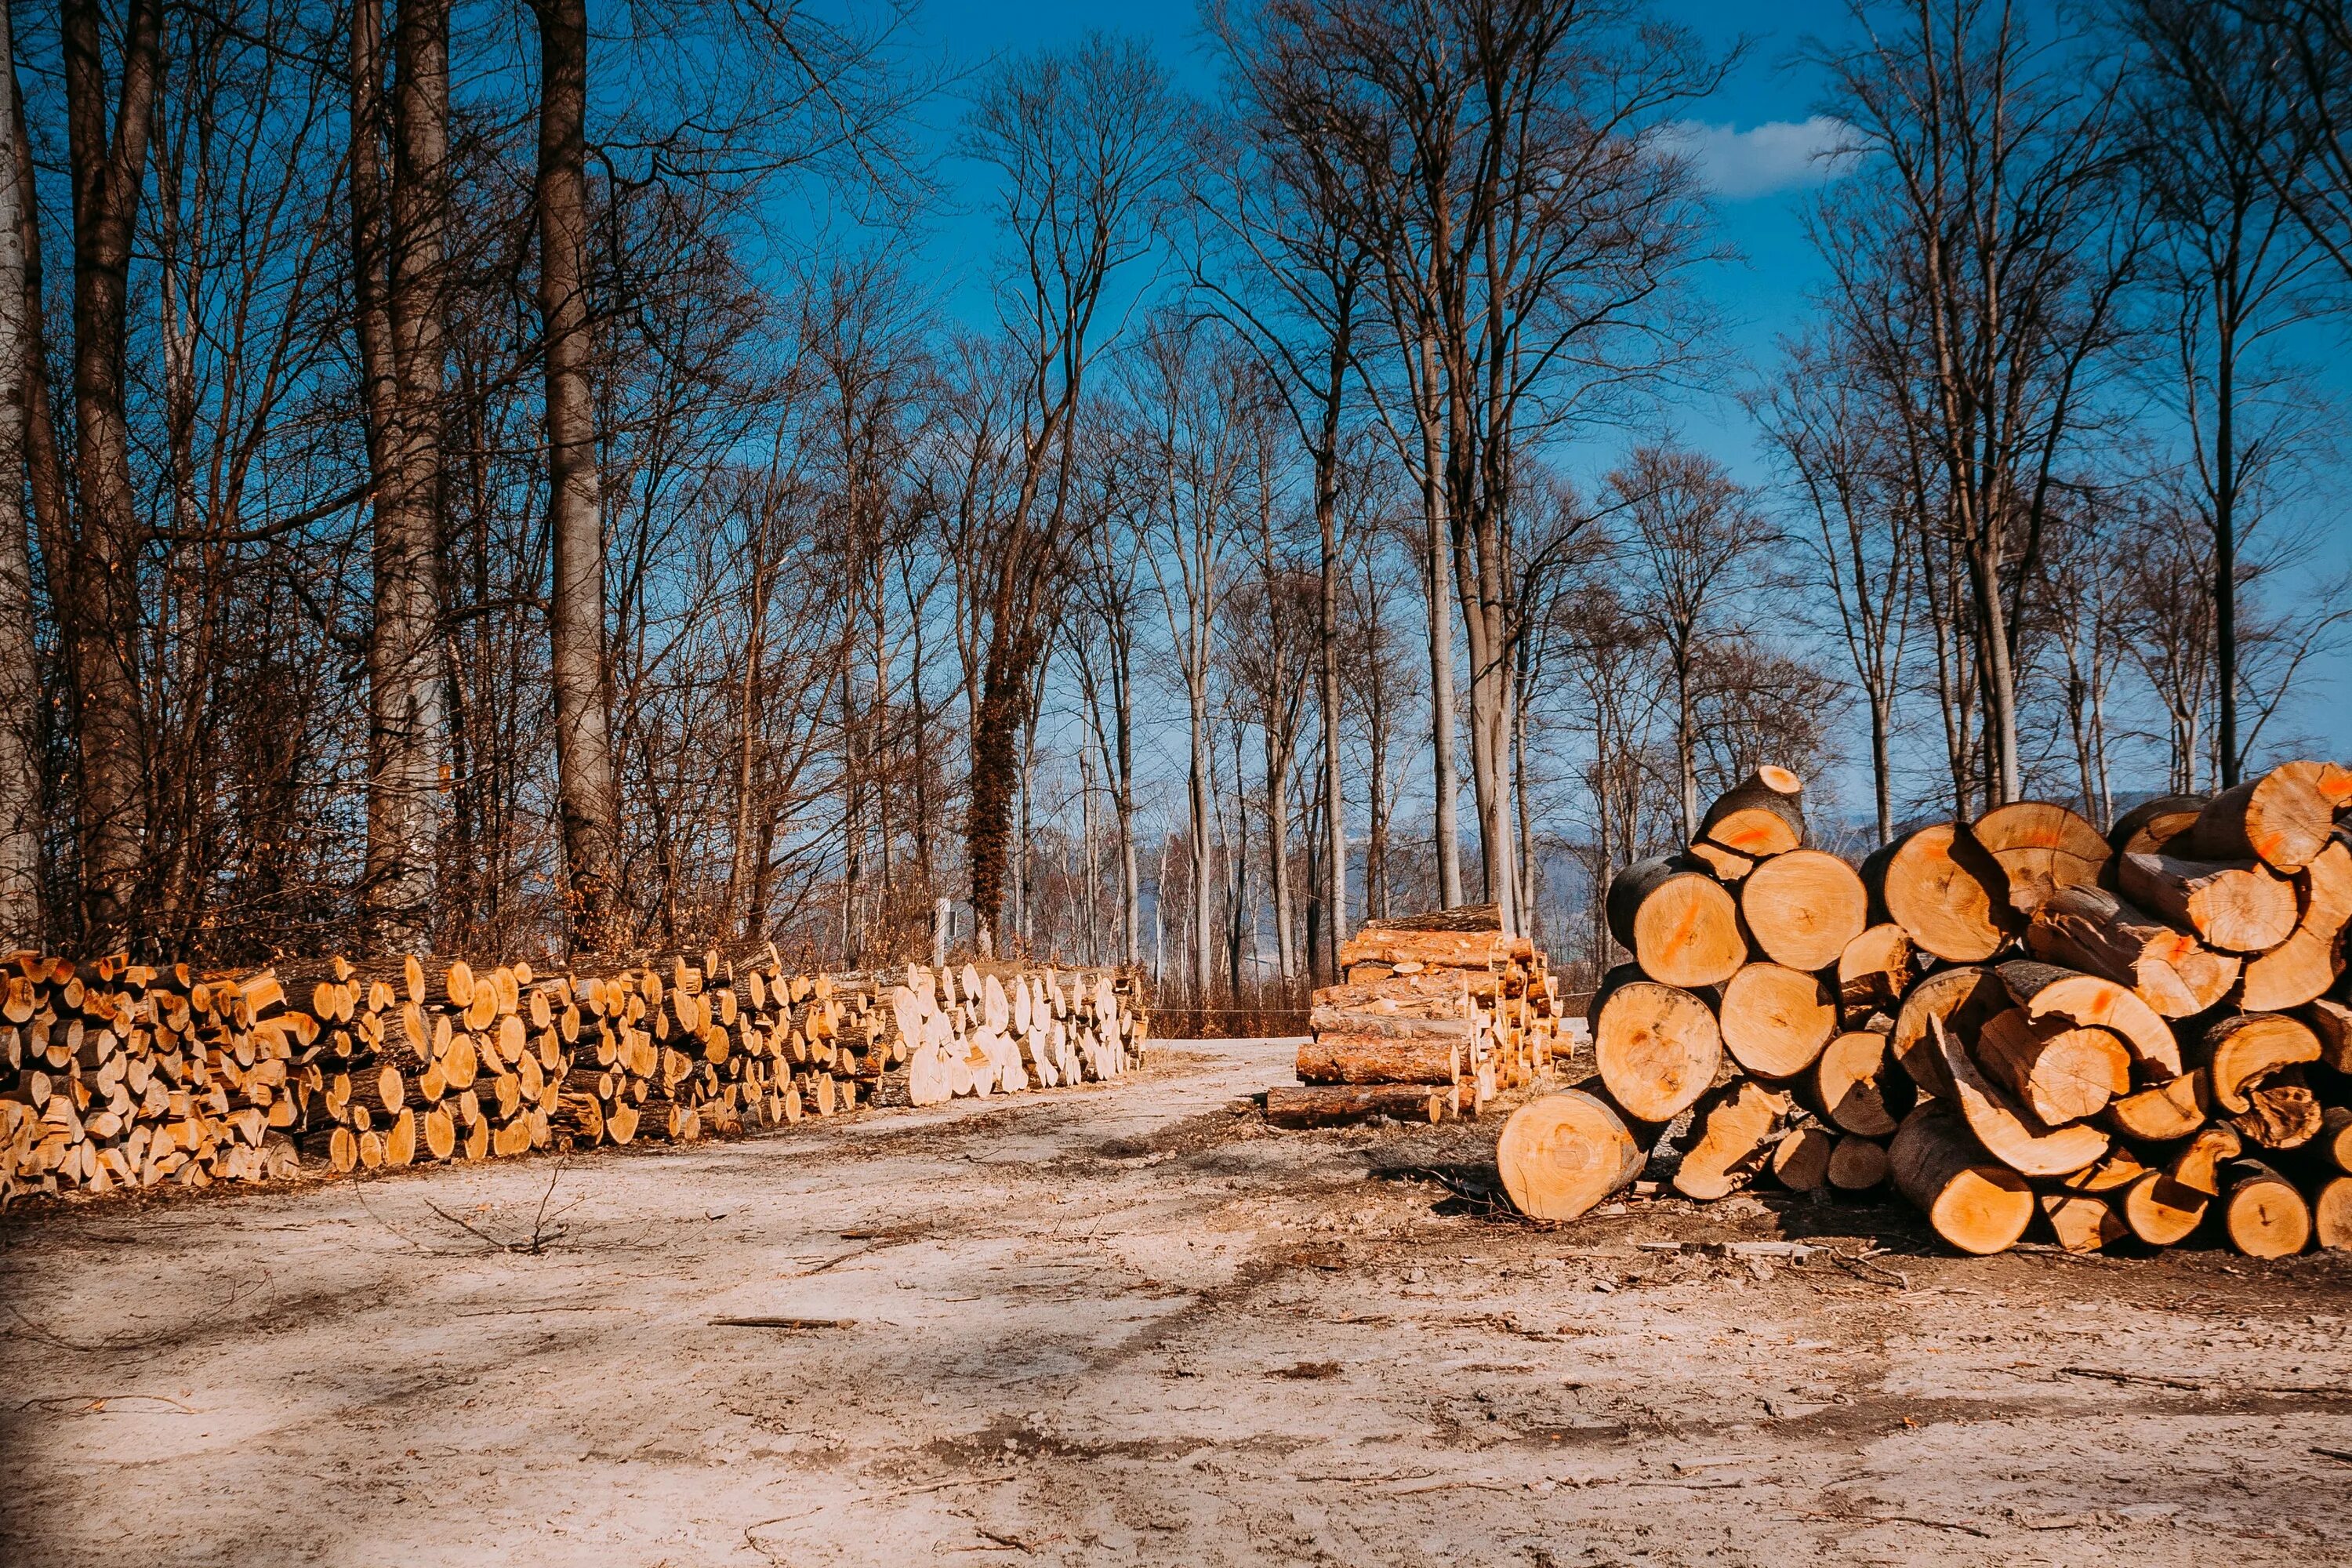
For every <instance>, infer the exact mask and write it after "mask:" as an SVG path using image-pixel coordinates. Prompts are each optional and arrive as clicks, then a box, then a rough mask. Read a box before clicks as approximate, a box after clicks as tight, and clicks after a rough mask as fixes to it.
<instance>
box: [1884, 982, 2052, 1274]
mask: <svg viewBox="0 0 2352 1568" xmlns="http://www.w3.org/2000/svg"><path fill="white" fill-rule="evenodd" d="M1937 1027H1938V1028H1939V1029H1940V1027H1941V1025H1940V1024H1938V1026H1937ZM1886 1157H1887V1164H1888V1166H1889V1168H1890V1169H1891V1170H1892V1172H1893V1173H1894V1176H1895V1186H1896V1188H1897V1189H1898V1190H1899V1191H1901V1193H1902V1194H1903V1195H1904V1196H1905V1197H1906V1198H1908V1199H1910V1200H1911V1202H1912V1204H1913V1205H1916V1207H1917V1208H1918V1210H1919V1212H1920V1213H1922V1214H1924V1215H1927V1223H1928V1225H1929V1226H1931V1227H1933V1229H1934V1230H1935V1232H1936V1234H1937V1236H1940V1237H1943V1238H1944V1239H1945V1240H1946V1241H1948V1242H1949V1243H1951V1244H1952V1245H1953V1246H1954V1247H1958V1248H1959V1249H1960V1250H1961V1251H1963V1252H1972V1253H1976V1254H1979V1255H1989V1254H1991V1253H1996V1252H2006V1251H2007V1250H2009V1248H2011V1247H2014V1246H2016V1245H2017V1243H2018V1240H2019V1239H2020V1238H2021V1237H2023V1236H2024V1235H2025V1227H2026V1226H2029V1225H2031V1224H2032V1223H2033V1208H2034V1204H2033V1189H2032V1187H2030V1186H2028V1185H2026V1184H2025V1179H2024V1178H2023V1177H2022V1176H2021V1175H2019V1174H2018V1173H2016V1172H2015V1171H2013V1170H2011V1169H2010V1168H2009V1167H2008V1166H2007V1165H2004V1164H2001V1163H1999V1162H1997V1161H1994V1160H1990V1159H1988V1158H1987V1157H1986V1155H1985V1152H1984V1149H1983V1147H1982V1146H1981V1145H1980V1144H1979V1143H1978V1142H1977V1140H1976V1139H1975V1137H1974V1136H1973V1135H1972V1134H1971V1133H1970V1131H1969V1125H1968V1123H1967V1122H1965V1121H1962V1120H1961V1119H1960V1114H1959V1112H1958V1110H1956V1109H1954V1108H1953V1107H1952V1105H1951V1104H1950V1103H1949V1102H1948V1101H1945V1100H1929V1101H1927V1103H1926V1104H1924V1105H1921V1106H1920V1107H1919V1108H1918V1109H1917V1110H1914V1111H1912V1112H1911V1114H1910V1115H1908V1116H1906V1117H1905V1118H1904V1119H1903V1125H1902V1127H1901V1128H1900V1129H1899V1130H1898V1131H1896V1132H1895V1142H1893V1143H1892V1144H1890V1145H1888V1147H1887V1151H1886Z"/></svg>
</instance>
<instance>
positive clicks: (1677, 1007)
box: [1497, 762, 2352, 1257]
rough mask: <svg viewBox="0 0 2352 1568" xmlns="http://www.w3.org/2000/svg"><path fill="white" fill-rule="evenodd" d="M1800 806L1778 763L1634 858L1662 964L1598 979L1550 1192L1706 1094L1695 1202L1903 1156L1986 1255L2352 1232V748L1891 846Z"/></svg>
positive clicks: (2026, 809)
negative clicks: (2351, 978) (1857, 843)
mask: <svg viewBox="0 0 2352 1568" xmlns="http://www.w3.org/2000/svg"><path fill="white" fill-rule="evenodd" d="M1801 799H1802V785H1801V782H1800V781H1799V780H1797V778H1796V777H1795V776H1794V775H1793V774H1791V773H1787V772H1786V771H1785V770H1782V769H1778V768H1765V769H1761V770H1759V772H1758V773H1756V774H1755V775H1754V776H1753V777H1751V778H1749V779H1748V780H1747V781H1745V782H1744V783H1742V784H1740V785H1739V786H1738V788H1736V789H1734V790H1732V791H1730V792H1729V793H1728V794H1727V795H1725V796H1724V797H1723V798H1722V799H1721V800H1718V801H1717V802H1716V803H1715V805H1714V806H1713V807H1712V808H1711V809H1710V810H1709V811H1708V812H1707V814H1706V818H1705V821H1704V824H1703V826H1702V829H1701V833H1700V837H1699V841H1698V842H1696V843H1695V844H1693V845H1692V846H1691V847H1690V848H1689V851H1688V852H1687V853H1686V854H1683V855H1678V856H1675V857H1672V858H1661V859H1655V860H1650V861H1644V862H1642V863H1640V864H1637V865H1635V866H1633V867H1630V868H1626V869H1625V870H1624V871H1623V872H1622V873H1620V874H1619V875H1618V877H1617V878H1616V879H1614V881H1613V882H1612V886H1611V889H1610V894H1609V914H1610V922H1611V929H1612V933H1613V934H1614V935H1615V936H1616V938H1617V940H1618V942H1620V943H1621V944H1622V945H1623V946H1624V947H1625V948H1626V949H1627V950H1628V951H1629V952H1632V953H1633V962H1632V963H1628V964H1624V965H1622V966H1620V967H1619V968H1617V969H1615V970H1613V971H1612V972H1611V973H1610V974H1609V975H1608V976H1607V977H1606V978H1605V979H1604V981H1603V983H1602V984H1601V987H1600V989H1599V990H1598V991H1597V992H1596V994H1595V997H1594V1002H1593V1006H1592V1010H1591V1024H1592V1036H1593V1052H1594V1064H1593V1065H1594V1068H1595V1073H1594V1079H1593V1081H1591V1082H1590V1083H1589V1084H1587V1085H1586V1086H1585V1087H1584V1088H1583V1089H1580V1090H1579V1091H1577V1092H1574V1093H1571V1094H1568V1095H1561V1096H1556V1097H1550V1098H1549V1099H1547V1100H1543V1101H1538V1102H1537V1103H1536V1104H1533V1105H1530V1106H1529V1107H1528V1108H1526V1109H1525V1110H1523V1111H1522V1112H1521V1113H1520V1114H1519V1116H1517V1117H1515V1118H1514V1119H1513V1123H1512V1124H1511V1125H1510V1126H1508V1127H1507V1128H1506V1129H1505V1131H1504V1134H1503V1138H1502V1140H1501V1142H1500V1144H1499V1146H1498V1152H1497V1159H1498V1163H1499V1164H1500V1166H1501V1170H1502V1174H1503V1177H1504V1182H1505V1185H1506V1187H1507V1189H1508V1190H1510V1191H1511V1194H1512V1196H1513V1198H1514V1201H1515V1202H1517V1203H1518V1204H1519V1205H1520V1206H1521V1208H1522V1209H1523V1210H1524V1211H1525V1212H1527V1213H1529V1214H1531V1215H1538V1217H1546V1218H1566V1217H1573V1215H1578V1214H1581V1213H1584V1212H1585V1211H1587V1210H1588V1209H1590V1208H1591V1206H1592V1205H1595V1204H1597V1203H1599V1202H1600V1201H1601V1199H1602V1198H1604V1197H1606V1196H1608V1195H1610V1194H1612V1193H1614V1192H1616V1191H1618V1190H1620V1189H1621V1188H1622V1187H1623V1186H1625V1185H1626V1184H1629V1183H1630V1182H1632V1181H1633V1178H1634V1176H1635V1175H1636V1174H1637V1173H1639V1172H1640V1171H1641V1170H1643V1168H1644V1167H1645V1166H1646V1164H1647V1163H1648V1160H1649V1157H1650V1155H1651V1153H1652V1152H1653V1151H1654V1149H1655V1148H1656V1147H1657V1146H1658V1144H1659V1143H1660V1142H1662V1141H1663V1140H1664V1138H1665V1136H1666V1134H1667V1132H1668V1130H1669V1125H1670V1124H1673V1123H1675V1122H1677V1120H1678V1119H1680V1118H1683V1117H1684V1116H1685V1113H1687V1121H1686V1123H1685V1126H1684V1130H1683V1131H1680V1132H1679V1134H1678V1135H1677V1136H1676V1137H1675V1140H1674V1142H1673V1143H1672V1144H1670V1145H1669V1148H1670V1150H1672V1151H1674V1152H1679V1154H1680V1161H1679V1163H1678V1164H1677V1165H1676V1166H1675V1171H1674V1174H1673V1178H1672V1181H1673V1186H1674V1188H1675V1191H1677V1192H1678V1193H1680V1194H1682V1195H1684V1196H1686V1197H1692V1198H1698V1199H1712V1198H1717V1197H1722V1196H1724V1195H1726V1194H1729V1193H1731V1192H1734V1191H1737V1190H1738V1189H1740V1188H1741V1187H1744V1186H1746V1185H1748V1184H1750V1183H1752V1182H1756V1181H1759V1180H1768V1179H1769V1180H1771V1181H1774V1182H1776V1183H1778V1184H1780V1185H1782V1186H1784V1187H1788V1188H1791V1189H1795V1190H1799V1191H1817V1190H1821V1189H1823V1188H1838V1189H1845V1190H1850V1191H1862V1190H1866V1189H1868V1188H1871V1187H1874V1186H1876V1185H1878V1184H1880V1183H1882V1182H1885V1181H1889V1180H1891V1181H1892V1182H1893V1183H1894V1184H1895V1186H1896V1187H1897V1188H1898V1189H1899V1190H1900V1191H1901V1192H1902V1193H1903V1194H1904V1195H1905V1196H1906V1197H1907V1198H1909V1199H1910V1200H1911V1201H1912V1202H1913V1203H1914V1204H1916V1205H1917V1206H1918V1207H1919V1208H1920V1209H1921V1210H1922V1211H1923V1212H1924V1213H1925V1214H1926V1215H1927V1218H1928V1221H1929V1223H1930V1225H1931V1226H1933V1227H1934V1228H1935V1229H1936V1230H1937V1233H1938V1234H1939V1235H1941V1236H1942V1237H1944V1238H1945V1239H1946V1240H1948V1241H1949V1242H1950V1243H1951V1244H1952V1245H1953V1246H1955V1247H1959V1248H1961V1249H1962V1250H1965V1251H1969V1252H1976V1253H1990V1252H1998V1251H2001V1250H2003V1249H2005V1248H2006V1247H2011V1246H2013V1245H2014V1244H2015V1243H2016V1242H2018V1241H2019V1240H2020V1239H2021V1238H2022V1237H2024V1236H2025V1235H2026V1233H2027V1231H2028V1230H2029V1228H2030V1227H2032V1226H2034V1225H2035V1224H2036V1222H2037V1221H2039V1223H2040V1224H2041V1225H2042V1226H2043V1227H2045V1229H2046V1230H2047V1232H2048V1234H2049V1235H2050V1237H2052V1238H2053V1239H2054V1240H2055V1241H2056V1242H2057V1243H2058V1244H2059V1245H2061V1246H2063V1247H2067V1248H2069V1249H2071V1250H2077V1251H2089V1250H2095V1249H2097V1248H2099V1247H2106V1246H2109V1245H2111V1244H2113V1243H2116V1242H2118V1241H2121V1240H2124V1239H2125V1238H2126V1237H2131V1238H2136V1239H2137V1241H2139V1242H2142V1243H2146V1244H2148V1245H2153V1246H2168V1245H2171V1244H2173V1243H2176V1242H2179V1241H2182V1240H2184V1239H2186V1238H2187V1237H2189V1236H2190V1235H2192V1234H2194V1233H2195V1232H2196V1231H2197V1230H2198V1229H2199V1227H2200V1226H2204V1225H2207V1224H2209V1223H2210V1224H2211V1225H2213V1226H2216V1227H2217V1228H2218V1230H2219V1232H2220V1234H2221V1235H2222V1236H2223V1237H2226V1238H2227V1239H2228V1240H2229V1242H2230V1243H2231V1245H2232V1246H2234V1247H2237V1248H2238V1249H2239V1250H2241V1251H2242V1252H2245V1253H2247V1254H2249V1255H2251V1256H2257V1257H2274V1256H2280V1255H2282V1254H2285V1253H2292V1252H2296V1251H2300V1250H2302V1249H2303V1248H2304V1247H2306V1246H2308V1245H2310V1244H2311V1243H2312V1242H2313V1240H2314V1239H2316V1240H2317V1241H2318V1243H2319V1244H2320V1245H2322V1246H2327V1247H2352V1076H2347V1075H2352V1006H2348V1005H2347V982H2346V978H2345V976H2346V968H2347V952H2346V947H2347V926H2352V769H2346V768H2343V767H2339V766H2336V765H2335V764H2332V763H2315V762H2294V763H2285V764H2283V765H2282V766H2280V767H2277V768H2274V769H2273V770H2271V771H2270V772H2269V773H2265V774H2263V775H2262V776H2261V777H2259V778H2256V779H2252V780H2249V781H2247V782H2246V783H2244V784H2240V785H2237V786H2236V787H2234V788H2231V789H2229V790H2225V791H2223V792H2221V794H2218V795H2213V796H2211V797H2210V798H2208V797H2201V796H2199V797H2192V796H2168V797H2164V798H2161V799H2158V800H2154V801H2151V802H2149V803H2147V805H2142V806H2140V807H2137V809H2135V810H2133V811H2131V812H2129V813H2127V814H2126V816H2123V817H2121V818H2119V819H2118V820H2117V821H2116V824H2115V825H2114V827H2113V829H2112V831H2111V832H2110V833H2108V834H2106V835H2105V836H2103V835H2101V834H2100V833H2099V832H2098V830H2097V829H2096V828H2095V826H2092V824H2091V823H2089V822H2088V821H2086V820H2084V818H2083V817H2082V816H2079V815H2078V814H2076V813H2075V812H2074V811H2072V810H2070V809H2068V808H2067V807H2065V806H2063V805H2053V804H2050V803H2047V802H2020V803H2016V804H2012V805H2004V806H2000V807H1998V808H1996V809H1994V810H1992V811H1990V812H1989V813H1987V814H1986V815H1985V816H1980V817H1979V818H1977V819H1976V820H1975V821H1973V822H1969V823H1958V822H1947V823H1939V824H1935V825H1932V826H1926V827H1922V828H1919V829H1917V830H1916V831H1913V832H1910V833H1907V834H1906V835H1905V836H1903V837H1900V838H1898V839H1897V840H1895V842H1894V843H1892V844H1889V845H1886V846H1885V847H1882V848H1880V849H1879V850H1878V851H1877V852H1876V853H1875V854H1874V855H1872V856H1871V857H1870V858H1868V860H1866V861H1865V862H1864V864H1863V865H1861V866H1860V867H1854V866H1851V865H1849V864H1847V863H1846V862H1844V861H1843V860H1841V859H1839V858H1836V857H1835V856H1832V855H1828V854H1826V853H1823V852H1822V851H1819V850H1816V849H1811V848H1807V847H1805V826H1804V816H1803V812H1802V809H1801Z"/></svg>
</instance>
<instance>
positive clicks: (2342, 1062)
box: [2295, 996, 2352, 1073]
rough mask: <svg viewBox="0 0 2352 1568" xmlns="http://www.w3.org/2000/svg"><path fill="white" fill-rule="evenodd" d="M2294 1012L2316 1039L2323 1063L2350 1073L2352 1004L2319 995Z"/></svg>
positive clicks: (2351, 1066) (2341, 1071)
mask: <svg viewBox="0 0 2352 1568" xmlns="http://www.w3.org/2000/svg"><path fill="white" fill-rule="evenodd" d="M2295 1016H2296V1017H2297V1018H2298V1019H2300V1020H2301V1021H2302V1023H2303V1025H2304V1026H2305V1028H2307V1029H2309V1030H2310V1031H2311V1035H2312V1038H2314V1039H2315V1040H2317V1041H2318V1042H2319V1060H2320V1062H2321V1064H2322V1065H2324V1066H2326V1067H2328V1068H2334V1069H2335V1070H2336V1071H2337V1072H2340V1073H2352V1007H2347V1006H2346V1005H2344V1004H2343V1003H2342V1002H2339V1001H2337V1000H2336V999H2335V998H2334V997H2332V996H2322V997H2320V998H2319V999H2317V1000H2316V1001H2314V1002H2312V1003H2310V1004H2308V1005H2305V1006H2304V1007H2302V1008H2300V1009H2298V1010H2297V1011H2296V1013H2295Z"/></svg>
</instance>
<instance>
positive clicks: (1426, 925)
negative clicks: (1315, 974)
mask: <svg viewBox="0 0 2352 1568" xmlns="http://www.w3.org/2000/svg"><path fill="white" fill-rule="evenodd" d="M1356 929H1357V930H1359V931H1501V930H1502V929H1503V911H1502V906H1500V905H1499V904H1456V905H1455V906H1454V908H1452V909H1450V910H1425V911H1423V912H1422V913H1420V914H1412V915H1399V916H1397V917H1396V918H1395V919H1393V920H1384V921H1364V922H1363V923H1362V924H1361V925H1360V926H1358V927H1357V928H1356ZM1340 962H1341V963H1346V962H1347V960H1346V959H1344V958H1343V959H1341V960H1340Z"/></svg>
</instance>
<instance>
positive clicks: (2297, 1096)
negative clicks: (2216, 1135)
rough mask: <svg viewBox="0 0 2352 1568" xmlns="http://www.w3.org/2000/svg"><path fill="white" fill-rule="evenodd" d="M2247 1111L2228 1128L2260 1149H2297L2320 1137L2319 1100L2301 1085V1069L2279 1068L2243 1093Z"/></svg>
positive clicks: (2309, 1089) (2231, 1121)
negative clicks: (2231, 1128)
mask: <svg viewBox="0 0 2352 1568" xmlns="http://www.w3.org/2000/svg"><path fill="white" fill-rule="evenodd" d="M2245 1094H2246V1109H2245V1110H2242V1111H2240V1112H2238V1114H2236V1115H2235V1116H2232V1117H2231V1118H2230V1125H2231V1127H2233V1128H2235V1129H2236V1130H2237V1131H2238V1134H2239V1135H2240V1136H2241V1137H2242V1138H2244V1139H2245V1141H2246V1142H2249V1143H2252V1144H2253V1145H2255V1146H2256V1147H2258V1148H2263V1149H2296V1148H2300V1147H2302V1146H2303V1145H2304V1144H2305V1143H2308V1142H2311V1141H2312V1140H2313V1139H2314V1138H2316V1137H2317V1136H2318V1135H2319V1130H2320V1128H2321V1126H2322V1125H2323V1123H2322V1121H2321V1119H2320V1110H2319V1098H2318V1096H2316V1095H2315V1094H2313V1093H2312V1092H2311V1088H2310V1086H2309V1085H2308V1084H2306V1083H2305V1082H2304V1081H2303V1069H2302V1068H2280V1069H2279V1070H2278V1071H2277V1072H2275V1073H2273V1074H2272V1075H2271V1076H2270V1077H2268V1078H2266V1079H2263V1081H2262V1082H2260V1083H2258V1084H2256V1085H2254V1086H2253V1087H2252V1088H2250V1089H2247V1090H2246V1091H2245Z"/></svg>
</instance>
